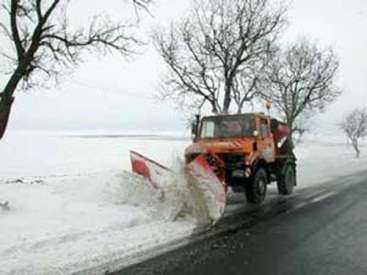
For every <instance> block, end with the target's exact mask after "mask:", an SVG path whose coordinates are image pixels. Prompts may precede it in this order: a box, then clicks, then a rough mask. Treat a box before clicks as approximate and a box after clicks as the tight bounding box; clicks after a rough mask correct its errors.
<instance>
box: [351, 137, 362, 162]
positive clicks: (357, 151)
mask: <svg viewBox="0 0 367 275" xmlns="http://www.w3.org/2000/svg"><path fill="white" fill-rule="evenodd" d="M352 145H353V148H354V150H355V151H356V158H357V159H358V158H359V157H360V155H361V151H360V150H359V144H358V140H353V141H352Z"/></svg>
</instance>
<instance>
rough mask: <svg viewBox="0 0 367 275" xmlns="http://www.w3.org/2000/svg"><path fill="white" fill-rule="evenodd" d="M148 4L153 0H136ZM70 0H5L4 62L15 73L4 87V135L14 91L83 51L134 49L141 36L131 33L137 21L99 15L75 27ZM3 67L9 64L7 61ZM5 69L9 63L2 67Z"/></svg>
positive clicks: (52, 73) (73, 61)
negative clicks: (123, 22)
mask: <svg viewBox="0 0 367 275" xmlns="http://www.w3.org/2000/svg"><path fill="white" fill-rule="evenodd" d="M131 1H133V3H134V4H135V5H136V7H137V8H146V5H147V4H148V3H149V2H150V1H151V0H131ZM69 2H70V1H68V0H4V1H3V3H2V5H1V7H2V8H1V9H2V19H1V20H0V40H1V41H4V42H5V43H3V42H2V44H3V45H6V46H4V47H2V48H1V49H0V57H1V58H2V59H3V60H2V65H3V64H4V63H5V60H6V61H7V65H8V68H6V69H8V70H7V74H8V75H9V78H8V81H7V82H6V83H5V86H4V88H3V90H2V91H1V92H0V139H1V138H2V137H3V135H4V133H5V130H6V126H7V123H8V119H9V115H10V111H11V107H12V103H13V101H14V93H15V91H16V90H17V89H21V88H22V89H30V88H33V87H35V86H39V85H42V84H44V83H45V80H48V79H50V78H53V79H55V78H56V77H57V76H58V75H60V73H62V72H64V71H65V70H67V69H71V68H73V67H75V66H76V65H78V64H80V62H82V54H83V53H85V52H88V51H96V52H99V53H102V54H106V53H109V52H111V51H116V52H118V53H120V54H122V55H128V54H130V53H132V51H133V48H134V46H136V45H137V44H140V42H139V41H138V40H137V39H136V38H134V36H132V35H131V34H130V30H131V25H129V24H122V23H113V22H111V21H110V20H109V19H108V18H103V17H95V18H94V19H93V20H92V22H91V23H90V25H89V26H86V27H83V28H80V29H75V28H74V29H73V28H72V26H70V24H69V22H68V16H67V7H68V5H69ZM2 67H3V66H2ZM2 69H5V68H2Z"/></svg>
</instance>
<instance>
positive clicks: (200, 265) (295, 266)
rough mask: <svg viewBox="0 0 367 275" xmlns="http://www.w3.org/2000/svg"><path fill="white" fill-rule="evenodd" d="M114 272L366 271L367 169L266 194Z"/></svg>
mask: <svg viewBox="0 0 367 275" xmlns="http://www.w3.org/2000/svg"><path fill="white" fill-rule="evenodd" d="M116 274H124V275H126V274H134V275H135V274H202V275H205V274H211V275H215V274H241V275H242V274H246V275H251V274H256V275H265V274H272V275H273V274H274V275H276V274H279V275H280V274H281V275H287V274H292V275H293V274H304V275H309V274H312V275H317V274H320V275H327V274H337V275H338V274H340V275H341V274H343V275H345V274H355V275H358V274H367V173H361V174H359V175H354V176H350V177H345V178H342V179H339V180H338V181H337V182H330V183H326V184H324V185H321V186H319V187H314V188H310V189H305V190H302V191H299V192H298V193H296V194H295V195H294V196H292V197H288V198H284V197H278V196H270V198H269V199H268V200H267V202H266V203H265V204H264V205H263V206H261V207H257V208H252V209H249V208H248V209H245V210H243V211H242V212H241V211H240V212H239V213H236V214H233V215H229V216H228V217H226V218H225V219H224V220H223V222H222V223H221V224H218V225H217V227H216V228H214V229H212V230H211V231H210V232H207V233H206V234H204V235H203V236H201V237H195V238H193V240H192V242H191V243H190V244H189V245H186V246H184V247H181V248H179V249H177V250H175V251H171V252H170V253H166V254H163V255H161V256H159V257H157V258H154V259H151V260H148V261H146V262H144V263H141V264H138V265H135V266H132V267H129V268H126V269H124V270H122V271H120V272H119V273H116Z"/></svg>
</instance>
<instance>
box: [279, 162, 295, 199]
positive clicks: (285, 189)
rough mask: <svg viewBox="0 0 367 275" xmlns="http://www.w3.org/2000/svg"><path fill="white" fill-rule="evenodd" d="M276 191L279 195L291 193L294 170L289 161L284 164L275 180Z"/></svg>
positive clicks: (293, 183)
mask: <svg viewBox="0 0 367 275" xmlns="http://www.w3.org/2000/svg"><path fill="white" fill-rule="evenodd" d="M277 185H278V191H279V194H281V195H290V194H292V193H293V189H294V186H295V185H296V170H295V168H294V166H293V165H292V164H290V163H288V164H286V165H285V166H284V168H283V171H282V172H281V175H280V176H279V177H278V180H277Z"/></svg>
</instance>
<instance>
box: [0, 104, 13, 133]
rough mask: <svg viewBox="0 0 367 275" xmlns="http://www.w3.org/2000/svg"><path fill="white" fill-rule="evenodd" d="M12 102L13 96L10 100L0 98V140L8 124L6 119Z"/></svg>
mask: <svg viewBox="0 0 367 275" xmlns="http://www.w3.org/2000/svg"><path fill="white" fill-rule="evenodd" d="M12 103H13V98H12V99H11V101H10V102H7V100H4V99H3V98H1V102H0V140H1V139H2V138H3V136H4V134H5V130H6V127H7V126H8V121H9V117H10V111H11V106H12Z"/></svg>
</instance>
